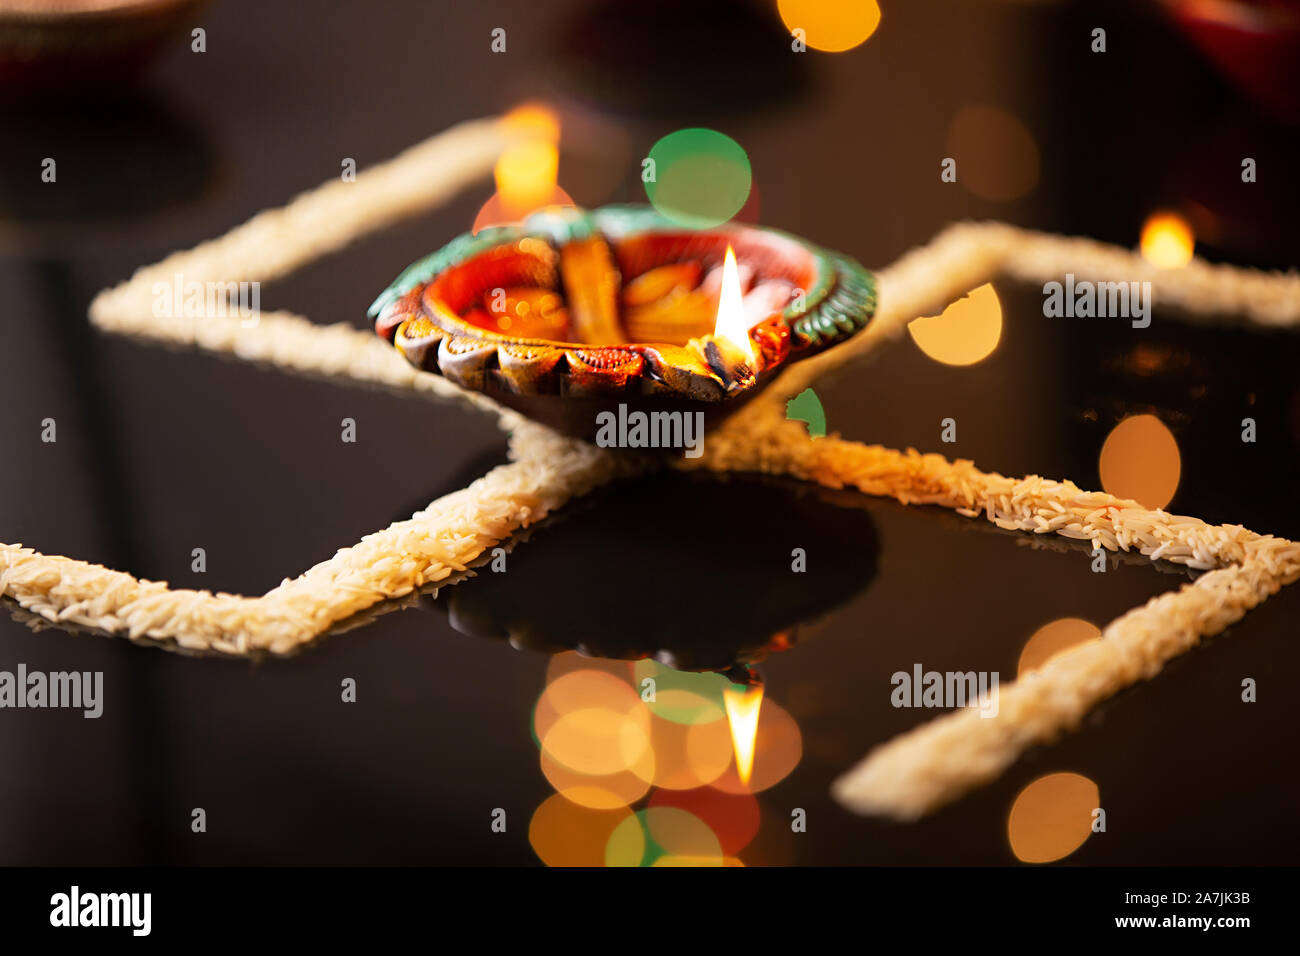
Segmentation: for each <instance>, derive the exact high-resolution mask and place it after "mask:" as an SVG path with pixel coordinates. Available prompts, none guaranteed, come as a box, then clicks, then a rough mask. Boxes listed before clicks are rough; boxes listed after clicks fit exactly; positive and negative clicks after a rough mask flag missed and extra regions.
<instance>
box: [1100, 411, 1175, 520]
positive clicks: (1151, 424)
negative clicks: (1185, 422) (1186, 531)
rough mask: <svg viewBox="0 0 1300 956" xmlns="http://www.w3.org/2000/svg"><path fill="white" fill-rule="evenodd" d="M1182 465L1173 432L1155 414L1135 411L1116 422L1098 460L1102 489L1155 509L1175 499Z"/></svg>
mask: <svg viewBox="0 0 1300 956" xmlns="http://www.w3.org/2000/svg"><path fill="white" fill-rule="evenodd" d="M1182 468H1183V466H1182V456H1181V455H1179V453H1178V442H1177V441H1176V440H1175V439H1174V435H1173V432H1171V431H1170V430H1169V429H1168V428H1167V427H1166V426H1165V423H1164V422H1162V421H1161V420H1160V419H1158V418H1156V416H1154V415H1133V416H1130V417H1129V418H1126V419H1124V420H1123V421H1122V422H1120V423H1119V424H1118V425H1116V426H1115V427H1114V429H1112V431H1111V433H1110V434H1109V435H1108V436H1106V442H1105V444H1104V445H1102V447H1101V456H1100V460H1099V462H1098V469H1099V471H1100V472H1101V486H1102V488H1103V489H1105V490H1106V491H1108V492H1110V493H1111V494H1112V495H1115V496H1117V497H1119V498H1132V499H1133V500H1134V501H1136V502H1138V504H1140V505H1142V506H1143V507H1145V508H1153V509H1154V508H1163V507H1164V506H1165V505H1167V504H1169V502H1170V501H1171V500H1172V499H1173V497H1174V492H1176V491H1177V490H1178V480H1179V478H1180V477H1181V475H1182Z"/></svg>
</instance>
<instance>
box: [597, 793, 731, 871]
mask: <svg viewBox="0 0 1300 956" xmlns="http://www.w3.org/2000/svg"><path fill="white" fill-rule="evenodd" d="M725 859H726V857H725V855H724V854H723V852H722V845H721V844H720V843H719V842H718V838H717V836H716V835H715V834H714V832H713V830H712V828H711V827H710V826H709V825H708V824H707V823H705V822H704V821H703V820H701V819H700V818H699V817H697V816H696V815H695V814H693V813H691V812H689V811H687V810H683V809H681V808H680V807H673V806H651V807H647V808H646V809H644V810H639V811H637V812H636V813H635V814H634V815H632V816H631V817H628V818H625V819H623V820H621V821H620V822H619V824H618V826H617V827H616V828H615V829H614V830H613V832H611V833H610V836H609V840H608V842H607V844H606V847H605V865H606V866H723V865H725Z"/></svg>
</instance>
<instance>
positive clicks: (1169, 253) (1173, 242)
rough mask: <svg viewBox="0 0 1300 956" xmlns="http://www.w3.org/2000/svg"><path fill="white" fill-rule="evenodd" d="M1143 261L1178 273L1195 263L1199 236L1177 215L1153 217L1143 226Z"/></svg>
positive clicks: (1160, 214)
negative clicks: (1192, 262)
mask: <svg viewBox="0 0 1300 956" xmlns="http://www.w3.org/2000/svg"><path fill="white" fill-rule="evenodd" d="M1141 249H1142V257H1143V258H1144V259H1146V260H1147V262H1149V263H1151V264H1152V265H1153V266H1159V267H1160V268H1161V269H1178V268H1181V267H1182V266H1185V265H1187V263H1189V262H1191V261H1192V255H1193V253H1195V251H1196V236H1195V234H1194V233H1193V232H1192V227H1191V226H1190V225H1188V223H1187V220H1185V219H1183V217H1182V216H1179V215H1178V214H1177V213H1172V212H1158V213H1153V214H1152V215H1151V216H1150V218H1148V219H1147V221H1146V223H1145V224H1144V225H1143V226H1142V240H1141Z"/></svg>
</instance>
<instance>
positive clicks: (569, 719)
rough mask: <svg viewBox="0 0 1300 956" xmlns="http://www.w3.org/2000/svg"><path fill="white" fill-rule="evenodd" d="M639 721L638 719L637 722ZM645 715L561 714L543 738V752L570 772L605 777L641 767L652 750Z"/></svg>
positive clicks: (593, 710)
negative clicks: (647, 751)
mask: <svg viewBox="0 0 1300 956" xmlns="http://www.w3.org/2000/svg"><path fill="white" fill-rule="evenodd" d="M638 718H639V719H638ZM647 723H648V716H647V715H646V713H645V711H643V710H642V711H633V712H632V713H619V712H618V711H616V710H610V709H609V708H607V707H584V708H582V709H581V710H571V711H569V712H568V713H566V714H561V715H560V716H559V718H558V719H557V720H556V721H555V723H554V724H552V725H551V728H550V729H549V730H547V731H546V735H545V736H544V737H542V751H543V752H544V753H546V754H548V755H549V756H551V757H552V758H554V759H555V760H557V761H559V762H560V763H561V764H563V765H564V766H566V767H568V768H569V769H570V770H576V771H577V772H578V773H585V774H592V775H606V774H614V773H621V772H622V771H624V770H631V769H632V768H634V767H637V766H639V765H640V764H641V761H642V757H643V756H644V754H645V751H646V748H648V747H649V746H650V736H649V733H648V732H647V730H648V728H647V726H646V725H647Z"/></svg>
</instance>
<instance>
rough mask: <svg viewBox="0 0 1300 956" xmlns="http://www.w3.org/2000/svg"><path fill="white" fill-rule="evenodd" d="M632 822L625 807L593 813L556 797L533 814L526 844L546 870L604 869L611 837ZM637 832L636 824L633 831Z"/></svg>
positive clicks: (545, 801)
mask: <svg viewBox="0 0 1300 956" xmlns="http://www.w3.org/2000/svg"><path fill="white" fill-rule="evenodd" d="M631 818H632V811H631V810H628V809H627V808H626V807H624V808H622V809H617V810H592V809H590V808H588V807H582V806H579V805H578V804H576V803H573V802H572V801H569V800H566V799H565V798H564V797H562V796H560V794H558V793H557V794H553V795H551V796H549V797H547V798H546V799H545V800H544V801H542V804H541V805H540V806H539V807H538V808H537V809H536V810H535V811H534V812H533V818H532V820H531V821H530V822H529V824H528V842H529V843H530V844H532V847H533V852H534V853H536V854H537V856H538V857H539V858H540V859H541V861H542V862H543V863H545V864H546V865H547V866H604V865H605V859H606V853H607V847H608V844H609V840H610V836H611V834H613V833H614V832H615V830H617V829H618V827H619V825H620V824H621V823H622V822H623V821H625V820H629V819H631ZM640 830H641V827H640V824H637V826H636V831H637V832H638V833H639V832H640Z"/></svg>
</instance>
